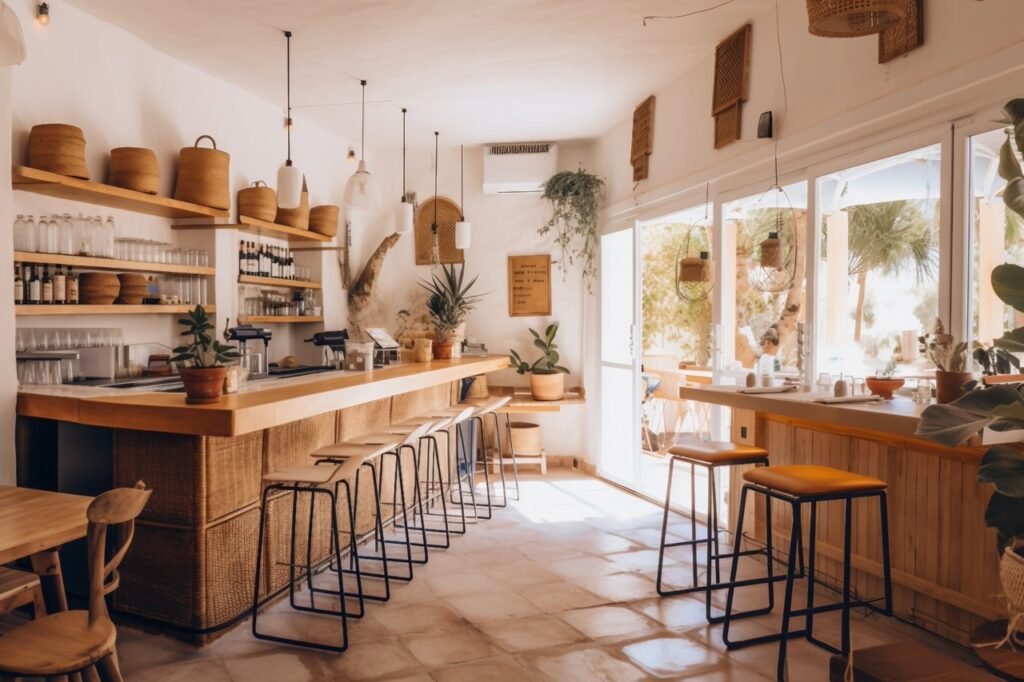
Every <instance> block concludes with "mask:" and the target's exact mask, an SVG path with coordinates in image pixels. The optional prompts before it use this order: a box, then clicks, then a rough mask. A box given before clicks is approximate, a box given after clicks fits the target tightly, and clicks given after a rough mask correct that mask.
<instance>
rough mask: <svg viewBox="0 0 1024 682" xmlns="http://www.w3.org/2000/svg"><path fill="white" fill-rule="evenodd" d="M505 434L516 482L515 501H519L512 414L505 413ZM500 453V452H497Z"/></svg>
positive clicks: (517, 466)
mask: <svg viewBox="0 0 1024 682" xmlns="http://www.w3.org/2000/svg"><path fill="white" fill-rule="evenodd" d="M505 435H506V436H508V454H509V457H511V459H512V477H513V478H514V479H515V482H516V496H515V498H513V499H515V501H516V502H518V501H519V465H517V464H516V448H515V444H514V443H513V442H512V416H511V415H509V414H508V413H507V412H506V413H505ZM499 454H500V453H499Z"/></svg>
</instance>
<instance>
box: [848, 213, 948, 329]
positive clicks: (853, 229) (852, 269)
mask: <svg viewBox="0 0 1024 682" xmlns="http://www.w3.org/2000/svg"><path fill="white" fill-rule="evenodd" d="M920 204H921V202H917V201H886V202H882V203H878V204H861V205H857V206H851V207H850V208H849V209H847V210H848V212H849V214H850V216H849V218H850V258H849V273H850V276H851V277H853V276H856V277H857V308H856V310H855V312H854V329H853V340H854V341H860V340H861V333H862V331H863V326H864V299H865V294H866V290H867V279H868V274H869V273H871V272H878V273H879V274H883V275H893V274H896V273H898V272H899V271H900V270H901V269H902V268H903V267H904V266H905V265H907V264H908V263H909V264H911V265H913V267H914V270H915V274H916V275H917V280H918V282H920V281H923V280H925V279H928V278H930V277H933V276H934V275H935V271H936V269H937V267H938V257H939V253H938V244H936V240H935V235H934V233H933V231H932V226H931V224H930V223H929V221H928V218H927V217H925V215H924V213H923V212H922V211H921V205H920Z"/></svg>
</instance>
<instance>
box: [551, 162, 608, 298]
mask: <svg viewBox="0 0 1024 682" xmlns="http://www.w3.org/2000/svg"><path fill="white" fill-rule="evenodd" d="M603 191H604V180H603V179H602V178H600V177H598V176H597V175H593V174H591V173H588V172H587V171H585V170H584V169H582V168H580V169H579V170H577V171H563V172H561V173H556V174H554V175H552V176H551V178H549V179H548V181H547V182H546V183H544V198H545V199H547V200H548V201H550V202H551V208H552V209H553V213H552V215H551V220H549V221H548V222H547V224H545V225H544V226H543V227H541V228H540V229H539V230H537V232H538V233H539V234H541V235H546V234H548V233H549V232H554V234H555V244H557V245H558V248H559V249H561V252H562V256H561V258H559V259H558V267H559V269H560V270H561V271H562V278H563V279H564V278H565V277H566V275H567V273H568V271H569V268H570V267H571V266H572V265H574V264H575V262H576V261H579V263H580V267H581V269H582V271H583V272H582V275H583V284H584V285H585V286H586V288H587V291H588V292H589V293H593V285H594V280H595V279H596V277H597V241H598V234H597V224H598V219H599V218H600V212H601V195H602V193H603Z"/></svg>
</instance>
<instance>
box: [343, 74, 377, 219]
mask: <svg viewBox="0 0 1024 682" xmlns="http://www.w3.org/2000/svg"><path fill="white" fill-rule="evenodd" d="M359 84H360V85H362V87H363V97H362V116H361V121H362V129H361V132H360V140H359V166H358V167H357V168H356V172H355V173H353V174H352V177H350V178H349V179H348V183H347V184H346V185H345V198H344V200H343V202H342V203H343V204H344V205H345V208H347V209H349V210H350V211H369V210H373V209H375V208H378V207H379V206H380V194H379V192H378V190H377V183H376V182H374V180H373V176H372V175H370V171H368V170H366V81H365V80H362V81H359Z"/></svg>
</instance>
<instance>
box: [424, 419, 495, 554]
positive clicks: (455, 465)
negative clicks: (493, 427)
mask: <svg viewBox="0 0 1024 682" xmlns="http://www.w3.org/2000/svg"><path fill="white" fill-rule="evenodd" d="M476 410H477V408H476V406H475V405H466V404H463V403H458V404H456V405H454V406H452V407H448V408H445V409H442V410H439V411H437V412H433V413H430V414H428V415H426V418H427V419H441V418H444V417H451V418H452V425H453V426H454V427H455V460H454V462H452V461H451V457H449V467H450V468H449V476H448V481H449V490H448V496H449V497H448V501H449V502H451V503H452V504H457V505H459V508H460V513H461V515H462V531H461V532H458V531H456V534H457V535H462V534H464V533H465V532H466V528H467V527H468V526H467V524H469V523H477V522H479V521H485V520H487V519H489V518H491V517H490V507H489V506H488V516H483V515H482V514H481V513H480V510H479V508H478V507H477V503H476V495H475V494H474V493H473V491H474V490H475V488H476V465H475V463H474V462H473V461H472V460H471V455H470V452H469V450H470V448H469V444H468V443H467V440H466V429H465V425H466V422H467V421H470V422H471V420H472V418H473V415H474V414H475V413H476ZM471 423H472V422H471ZM475 458H476V455H475V452H474V454H473V455H472V459H474V460H475ZM463 465H465V466H463ZM485 474H486V472H485ZM467 481H468V483H469V491H468V493H469V502H470V504H471V505H472V506H473V518H472V520H470V519H468V518H466V494H467V491H466V490H465V489H463V485H462V484H463V483H465V482H467ZM452 484H454V486H455V487H457V488H458V492H459V497H458V499H455V494H454V491H453V489H452V487H453V486H452ZM488 504H489V500H488Z"/></svg>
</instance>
